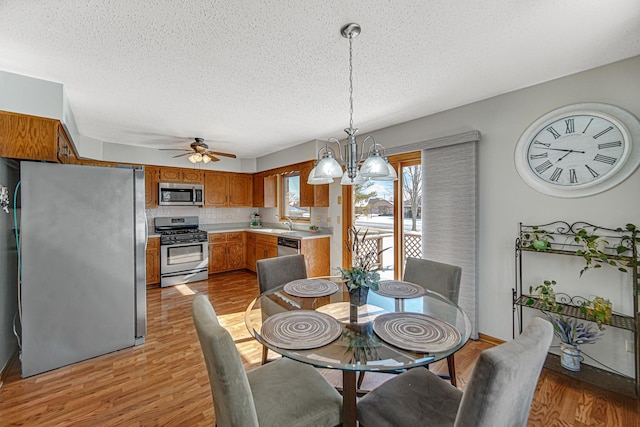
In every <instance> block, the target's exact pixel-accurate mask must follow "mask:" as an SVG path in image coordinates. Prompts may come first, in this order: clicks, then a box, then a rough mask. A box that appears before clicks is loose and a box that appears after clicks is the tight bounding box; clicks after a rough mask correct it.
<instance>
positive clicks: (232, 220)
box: [146, 206, 329, 230]
mask: <svg viewBox="0 0 640 427" xmlns="http://www.w3.org/2000/svg"><path fill="white" fill-rule="evenodd" d="M146 211H147V221H148V223H149V230H153V219H154V218H156V217H162V216H197V217H198V219H199V221H200V224H202V225H206V224H238V223H244V222H246V223H247V226H248V225H249V223H250V222H251V214H252V213H255V212H258V213H259V214H260V216H261V217H262V222H263V223H278V222H280V221H279V220H278V218H277V214H278V209H277V208H197V207H190V206H180V207H176V206H160V207H158V208H155V209H146ZM327 217H328V208H312V209H311V224H315V225H318V226H320V227H327V226H328V225H329V224H328V220H327Z"/></svg>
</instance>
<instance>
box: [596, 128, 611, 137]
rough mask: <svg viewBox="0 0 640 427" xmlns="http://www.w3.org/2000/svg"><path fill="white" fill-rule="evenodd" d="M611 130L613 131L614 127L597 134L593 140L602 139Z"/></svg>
mask: <svg viewBox="0 0 640 427" xmlns="http://www.w3.org/2000/svg"><path fill="white" fill-rule="evenodd" d="M610 130H613V126H609V127H608V128H606V129H605V130H603V131H602V132H599V133H596V134H595V135H593V139H598V138H600V137H601V136H602V135H604V134H605V133H607V132H609V131H610Z"/></svg>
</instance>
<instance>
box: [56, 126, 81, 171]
mask: <svg viewBox="0 0 640 427" xmlns="http://www.w3.org/2000/svg"><path fill="white" fill-rule="evenodd" d="M57 157H58V162H60V163H75V160H76V159H77V158H78V156H77V153H76V151H75V148H74V147H73V144H72V143H71V140H69V137H68V136H67V133H66V132H65V130H64V127H62V125H61V124H60V123H58V146H57Z"/></svg>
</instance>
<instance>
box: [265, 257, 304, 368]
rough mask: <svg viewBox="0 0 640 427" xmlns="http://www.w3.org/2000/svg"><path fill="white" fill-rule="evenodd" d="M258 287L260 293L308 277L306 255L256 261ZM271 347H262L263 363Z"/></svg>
mask: <svg viewBox="0 0 640 427" xmlns="http://www.w3.org/2000/svg"><path fill="white" fill-rule="evenodd" d="M256 268H257V271H258V287H259V288H260V293H263V292H266V291H270V290H271V289H273V288H277V287H278V286H282V285H284V284H285V283H288V282H291V281H292V280H298V279H306V278H307V266H306V264H305V262H304V255H286V256H281V257H277V258H265V259H261V260H259V261H258V262H257V263H256ZM268 353H269V349H268V348H267V347H264V346H263V347H262V364H263V365H264V364H265V363H267V354H268Z"/></svg>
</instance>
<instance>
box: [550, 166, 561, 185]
mask: <svg viewBox="0 0 640 427" xmlns="http://www.w3.org/2000/svg"><path fill="white" fill-rule="evenodd" d="M562 171H563V169H562V168H556V170H554V171H553V173H552V174H551V178H550V179H551V181H554V182H558V179H560V175H562Z"/></svg>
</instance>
